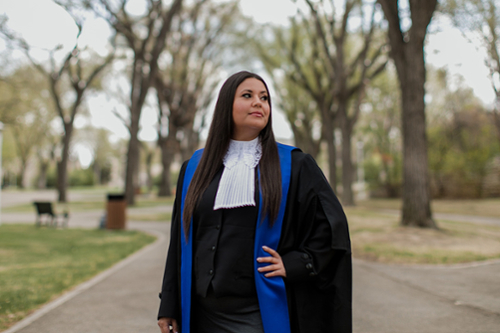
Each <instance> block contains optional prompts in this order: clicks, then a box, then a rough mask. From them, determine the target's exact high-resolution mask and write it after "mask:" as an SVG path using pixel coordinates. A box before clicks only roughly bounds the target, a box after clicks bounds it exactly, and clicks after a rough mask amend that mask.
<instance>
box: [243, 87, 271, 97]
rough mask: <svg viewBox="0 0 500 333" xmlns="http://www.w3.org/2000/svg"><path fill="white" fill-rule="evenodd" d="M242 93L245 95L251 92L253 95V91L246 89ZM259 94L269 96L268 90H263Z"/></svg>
mask: <svg viewBox="0 0 500 333" xmlns="http://www.w3.org/2000/svg"><path fill="white" fill-rule="evenodd" d="M241 92H242V93H244V92H251V93H253V90H252V89H248V88H246V89H243V90H242V91H241ZM259 94H266V95H267V91H266V90H262V91H261V92H260V93H259Z"/></svg>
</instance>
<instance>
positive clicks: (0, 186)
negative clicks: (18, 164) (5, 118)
mask: <svg viewBox="0 0 500 333" xmlns="http://www.w3.org/2000/svg"><path fill="white" fill-rule="evenodd" d="M2 134H3V123H2V122H0V225H2V179H3V177H2Z"/></svg>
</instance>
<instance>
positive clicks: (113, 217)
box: [106, 194, 127, 229]
mask: <svg viewBox="0 0 500 333" xmlns="http://www.w3.org/2000/svg"><path fill="white" fill-rule="evenodd" d="M126 211H127V201H125V195H124V194H108V202H107V205H106V215H107V216H106V228H107V229H125V222H126V220H127V216H126V214H127V212H126Z"/></svg>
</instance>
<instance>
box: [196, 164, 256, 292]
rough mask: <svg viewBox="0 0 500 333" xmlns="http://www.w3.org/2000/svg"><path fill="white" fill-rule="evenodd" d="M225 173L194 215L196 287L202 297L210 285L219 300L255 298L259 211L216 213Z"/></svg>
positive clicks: (227, 210) (248, 207)
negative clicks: (255, 257) (215, 207)
mask: <svg viewBox="0 0 500 333" xmlns="http://www.w3.org/2000/svg"><path fill="white" fill-rule="evenodd" d="M222 170H223V169H221V170H220V171H219V172H218V173H217V174H216V175H215V177H214V179H213V180H212V182H211V183H210V185H209V186H208V188H207V190H206V191H205V193H204V194H203V195H202V196H201V199H200V201H199V203H198V207H197V209H196V210H195V212H194V215H193V227H194V229H193V234H194V235H195V237H194V243H193V274H194V280H193V281H194V283H193V286H194V287H195V292H196V294H197V295H199V296H202V297H205V296H206V294H207V291H208V288H209V286H210V285H212V288H213V290H214V293H215V296H216V297H222V296H239V297H249V296H255V295H256V289H255V282H254V277H253V274H254V273H253V267H254V262H253V261H254V259H253V247H254V236H255V223H256V221H257V214H258V207H256V206H247V207H238V208H232V209H218V210H214V209H213V207H214V201H215V196H216V193H217V189H218V187H219V182H220V178H221V176H222ZM255 188H258V186H256V187H255ZM255 192H257V194H258V191H255ZM257 194H256V201H255V202H258V195H257Z"/></svg>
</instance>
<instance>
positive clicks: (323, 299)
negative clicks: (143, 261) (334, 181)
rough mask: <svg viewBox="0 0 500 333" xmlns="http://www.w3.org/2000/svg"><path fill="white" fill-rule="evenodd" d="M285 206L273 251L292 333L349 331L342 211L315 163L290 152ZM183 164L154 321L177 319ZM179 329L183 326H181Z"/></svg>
mask: <svg viewBox="0 0 500 333" xmlns="http://www.w3.org/2000/svg"><path fill="white" fill-rule="evenodd" d="M291 164H292V166H291V177H290V185H289V191H288V198H287V206H286V210H285V215H284V219H283V225H282V230H281V238H280V242H279V246H278V249H277V250H278V252H279V253H280V255H281V256H282V259H283V263H284V265H285V269H286V272H287V277H286V278H285V279H284V281H285V286H286V294H287V296H286V297H287V302H288V311H289V318H290V328H291V332H292V333H305V332H308V333H314V332H318V333H320V332H328V333H349V332H352V305H351V299H352V264H351V250H350V240H349V231H348V226H347V219H346V217H345V214H344V212H343V209H342V207H341V205H340V203H339V201H338V199H337V197H336V196H335V194H334V193H333V191H332V189H331V187H330V185H329V184H328V182H327V180H326V178H325V177H324V175H323V173H322V171H321V169H320V168H319V167H318V166H317V164H316V162H315V161H314V159H313V158H312V157H311V156H310V155H308V154H304V153H302V152H301V151H300V150H294V151H293V152H292V156H291ZM186 165H187V162H185V163H184V164H183V167H182V168H181V172H180V174H179V180H178V184H177V193H176V200H175V203H174V210H173V215H172V226H171V241H170V247H169V250H168V257H167V263H166V266H165V274H164V279H163V286H162V292H161V303H160V310H159V313H158V318H161V317H171V318H176V319H177V320H178V321H180V318H181V313H180V311H181V310H180V303H181V302H180V268H179V267H180V260H181V259H180V252H181V251H180V248H181V237H184V236H183V233H182V223H181V213H180V210H181V208H180V207H181V203H180V201H181V200H180V198H181V192H182V184H183V180H184V175H185V172H186ZM181 325H182V323H181Z"/></svg>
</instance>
